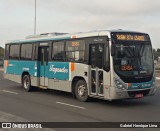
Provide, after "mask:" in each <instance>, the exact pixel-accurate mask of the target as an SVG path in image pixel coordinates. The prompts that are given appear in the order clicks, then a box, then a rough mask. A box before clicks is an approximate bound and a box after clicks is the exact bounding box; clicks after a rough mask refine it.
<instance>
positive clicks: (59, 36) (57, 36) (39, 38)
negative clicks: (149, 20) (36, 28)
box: [6, 29, 142, 44]
mask: <svg viewBox="0 0 160 131" xmlns="http://www.w3.org/2000/svg"><path fill="white" fill-rule="evenodd" d="M111 32H131V33H142V32H137V31H129V30H122V29H115V30H96V31H89V32H78V33H72V34H69V33H57V32H54V33H45V34H37V35H31V36H27V37H26V39H21V40H12V41H7V42H6V44H12V43H28V42H45V41H52V40H65V39H74V38H84V37H93V36H106V35H107V36H108V37H109V38H110V33H111Z"/></svg>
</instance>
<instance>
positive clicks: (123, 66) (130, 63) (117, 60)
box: [113, 42, 153, 76]
mask: <svg viewBox="0 0 160 131" xmlns="http://www.w3.org/2000/svg"><path fill="white" fill-rule="evenodd" d="M113 60H114V69H115V71H116V72H117V74H120V75H123V76H146V75H151V74H152V73H153V58H152V48H151V45H150V44H149V42H141V43H138V44H137V43H136V42H132V43H131V42H130V43H128V42H125V43H123V42H122V43H118V44H116V45H115V56H114V58H113Z"/></svg>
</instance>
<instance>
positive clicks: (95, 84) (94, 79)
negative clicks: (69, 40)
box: [89, 43, 104, 96]
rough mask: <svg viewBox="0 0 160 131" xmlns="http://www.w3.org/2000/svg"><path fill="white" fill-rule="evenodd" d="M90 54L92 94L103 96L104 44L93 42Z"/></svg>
mask: <svg viewBox="0 0 160 131" xmlns="http://www.w3.org/2000/svg"><path fill="white" fill-rule="evenodd" d="M89 55H90V57H89V58H90V60H89V62H90V65H91V70H90V71H91V72H90V75H91V76H90V83H91V84H90V93H91V94H92V95H99V96H103V94H104V93H103V59H104V58H103V57H104V44H101V43H100V44H99V43H97V44H91V45H90V46H89Z"/></svg>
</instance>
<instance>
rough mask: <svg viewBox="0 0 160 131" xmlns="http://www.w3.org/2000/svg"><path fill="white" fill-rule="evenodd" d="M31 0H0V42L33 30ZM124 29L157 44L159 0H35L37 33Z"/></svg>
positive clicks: (20, 37) (159, 25) (159, 33)
mask: <svg viewBox="0 0 160 131" xmlns="http://www.w3.org/2000/svg"><path fill="white" fill-rule="evenodd" d="M34 2H35V0H0V46H2V47H4V45H5V41H7V40H14V39H23V38H24V37H25V36H27V35H32V34H33V33H34V6H35V5H34ZM101 29H102V30H105V29H127V30H134V31H141V32H146V33H148V34H149V35H150V37H151V40H152V44H153V47H154V48H160V45H159V41H160V40H159V38H160V0H37V31H36V32H37V33H46V32H85V31H91V30H101Z"/></svg>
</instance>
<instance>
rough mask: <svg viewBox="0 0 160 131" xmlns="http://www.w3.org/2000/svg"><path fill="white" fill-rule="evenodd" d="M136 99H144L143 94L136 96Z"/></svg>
mask: <svg viewBox="0 0 160 131" xmlns="http://www.w3.org/2000/svg"><path fill="white" fill-rule="evenodd" d="M135 97H136V98H142V97H143V94H136V96H135Z"/></svg>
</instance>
